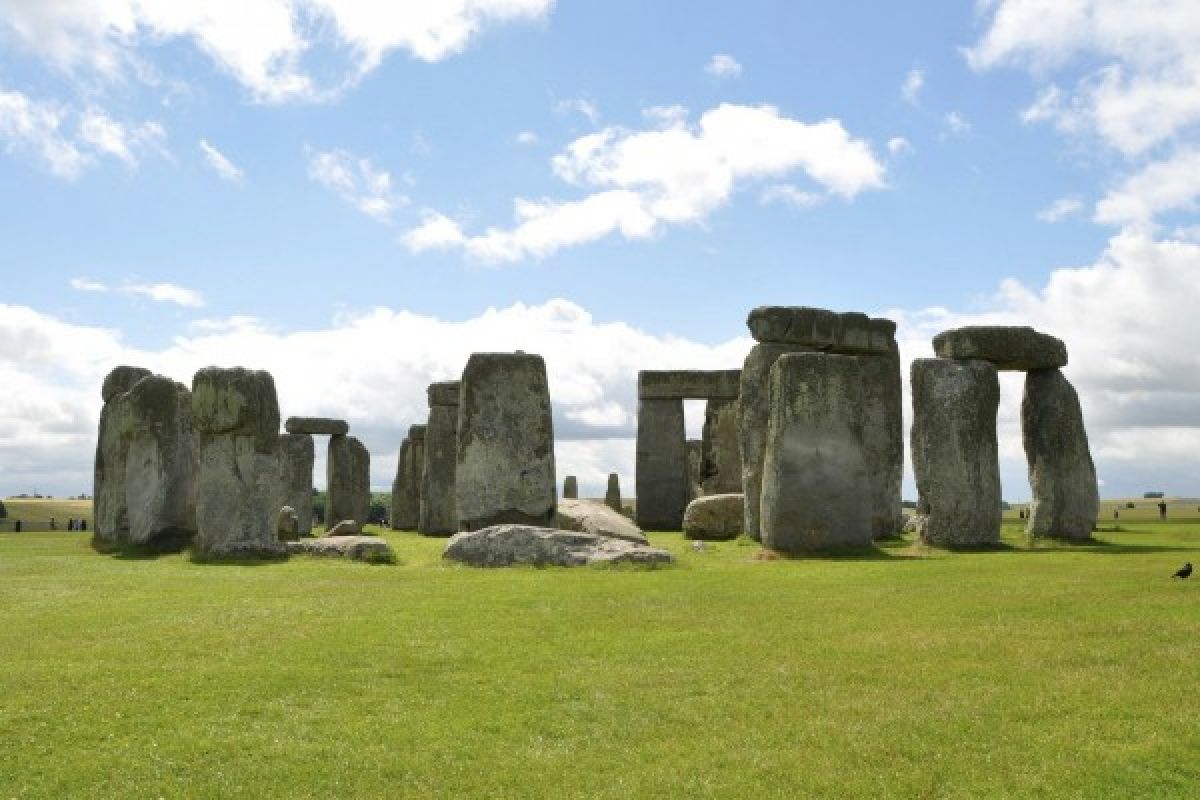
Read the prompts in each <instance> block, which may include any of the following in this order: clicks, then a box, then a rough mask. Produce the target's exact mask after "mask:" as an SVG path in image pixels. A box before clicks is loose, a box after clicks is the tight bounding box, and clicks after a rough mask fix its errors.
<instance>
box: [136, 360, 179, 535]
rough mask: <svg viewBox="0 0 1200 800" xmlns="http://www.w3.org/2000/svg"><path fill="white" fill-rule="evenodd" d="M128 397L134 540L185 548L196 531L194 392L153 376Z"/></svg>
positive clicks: (141, 383)
mask: <svg viewBox="0 0 1200 800" xmlns="http://www.w3.org/2000/svg"><path fill="white" fill-rule="evenodd" d="M125 397H126V398H127V400H128V404H129V414H130V418H129V419H130V422H131V428H130V434H131V439H130V442H129V452H128V454H127V457H126V464H125V495H126V502H127V504H128V508H129V542H131V543H133V544H138V545H153V546H179V547H182V546H183V545H184V544H186V543H188V542H190V541H191V539H192V537H193V536H194V535H195V533H196V482H195V472H194V469H195V448H194V442H193V437H192V397H191V392H190V391H188V388H187V387H186V386H184V385H183V384H182V383H176V382H175V381H173V380H171V379H170V378H165V377H163V376H161V375H148V376H146V377H144V378H142V379H141V380H139V381H138V382H137V383H135V384H134V385H133V387H132V388H130V390H129V391H128V393H126V395H125Z"/></svg>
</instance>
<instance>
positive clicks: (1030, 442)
mask: <svg viewBox="0 0 1200 800" xmlns="http://www.w3.org/2000/svg"><path fill="white" fill-rule="evenodd" d="M1021 438H1022V439H1023V441H1024V444H1025V458H1026V460H1027V461H1028V463H1029V486H1030V488H1031V489H1032V490H1033V502H1032V503H1031V505H1030V513H1029V522H1028V524H1027V526H1026V528H1025V529H1026V531H1028V532H1029V533H1030V534H1032V535H1034V536H1051V537H1055V538H1061V539H1071V540H1074V541H1083V540H1086V539H1089V538H1091V535H1092V529H1093V528H1094V527H1095V525H1096V514H1097V510H1098V508H1099V502H1100V495H1099V490H1098V488H1097V485H1096V468H1095V466H1094V465H1093V464H1092V454H1091V451H1090V450H1089V448H1088V438H1087V430H1086V429H1085V428H1084V427H1083V411H1082V409H1081V408H1080V407H1079V396H1078V395H1077V394H1076V393H1075V387H1073V386H1071V384H1070V383H1069V382H1068V381H1067V379H1066V378H1065V377H1063V374H1062V373H1061V372H1060V371H1059V370H1057V369H1037V370H1032V371H1030V372H1028V373H1026V375H1025V396H1024V398H1023V399H1022V401H1021Z"/></svg>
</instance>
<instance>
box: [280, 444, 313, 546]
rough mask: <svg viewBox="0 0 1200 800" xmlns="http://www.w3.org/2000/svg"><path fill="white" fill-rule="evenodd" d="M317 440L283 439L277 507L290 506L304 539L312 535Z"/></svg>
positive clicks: (298, 530) (298, 529) (299, 532)
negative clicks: (315, 442)
mask: <svg viewBox="0 0 1200 800" xmlns="http://www.w3.org/2000/svg"><path fill="white" fill-rule="evenodd" d="M315 457H316V453H315V448H314V446H313V437H312V435H311V434H307V433H284V434H280V436H279V496H278V497H277V498H276V505H278V506H280V507H283V506H289V507H290V508H291V509H292V511H293V512H294V513H295V515H296V530H297V532H298V535H300V536H308V535H309V534H311V533H312V506H313V503H312V496H313V479H312V475H313V460H314V459H315Z"/></svg>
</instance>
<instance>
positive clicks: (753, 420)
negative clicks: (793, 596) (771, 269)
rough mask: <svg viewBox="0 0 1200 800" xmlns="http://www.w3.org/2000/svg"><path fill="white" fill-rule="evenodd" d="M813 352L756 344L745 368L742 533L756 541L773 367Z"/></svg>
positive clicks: (740, 430) (739, 411)
mask: <svg viewBox="0 0 1200 800" xmlns="http://www.w3.org/2000/svg"><path fill="white" fill-rule="evenodd" d="M805 352H812V350H811V348H805V347H802V346H800V345H791V344H756V345H755V346H754V347H753V348H751V350H750V353H749V354H748V355H747V356H746V362H745V364H744V365H743V366H742V384H741V391H740V396H739V399H738V408H737V428H738V449H739V452H740V455H741V461H742V490H743V492H744V493H745V495H746V503H745V510H746V519H745V522H744V524H743V526H742V530H743V532H744V533H745V534H746V535H747V536H749V537H750V538H751V539H754V540H755V541H759V540H760V539H761V534H760V532H759V507H760V504H761V495H762V475H763V473H762V468H763V456H764V455H765V453H766V449H767V419H768V417H769V410H770V398H769V394H770V393H769V387H770V377H771V367H772V366H774V364H775V361H776V359H778V358H779V357H780V356H782V355H784V354H786V353H805Z"/></svg>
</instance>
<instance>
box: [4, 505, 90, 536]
mask: <svg viewBox="0 0 1200 800" xmlns="http://www.w3.org/2000/svg"><path fill="white" fill-rule="evenodd" d="M3 503H4V507H5V508H6V509H7V510H8V518H7V519H3V520H0V531H11V530H12V529H13V522H14V521H15V520H18V519H19V520H21V523H22V524H21V527H22V529H23V530H26V531H48V530H50V520H51V519H54V520H55V522H56V523H57V524H58V527H59V529H60V530H65V529H66V527H67V520H68V519H70V518H72V517H74V518H75V519H86V520H87V524H88V530H91V529H92V501H91V500H62V499H59V498H14V497H5V498H3Z"/></svg>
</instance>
